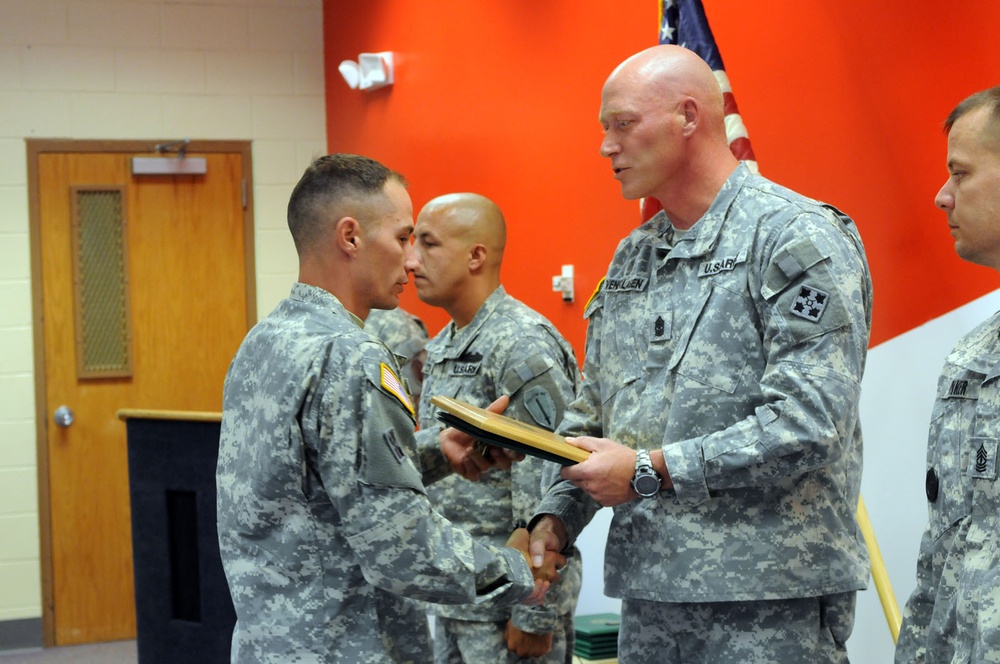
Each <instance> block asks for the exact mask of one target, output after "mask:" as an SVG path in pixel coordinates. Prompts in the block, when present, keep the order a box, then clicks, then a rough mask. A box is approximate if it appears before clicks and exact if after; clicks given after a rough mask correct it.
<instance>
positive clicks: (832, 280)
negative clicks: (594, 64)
mask: <svg viewBox="0 0 1000 664" xmlns="http://www.w3.org/2000/svg"><path fill="white" fill-rule="evenodd" d="M600 122H601V126H602V127H603V128H604V138H603V140H602V142H601V145H600V154H601V156H602V157H605V158H606V159H608V160H609V161H610V164H609V166H610V167H611V169H610V170H611V173H612V174H613V176H614V178H615V180H617V181H618V183H619V184H620V185H621V191H622V195H623V196H624V197H625V198H626V199H629V200H635V199H639V198H643V197H646V196H651V197H653V198H655V199H656V200H657V201H659V202H660V204H661V205H662V206H663V210H662V211H661V212H660V213H658V214H657V215H656V216H654V217H653V218H652V219H650V220H649V221H647V222H646V223H644V224H642V225H641V226H639V227H638V228H636V229H635V230H633V231H632V232H631V233H630V234H629V235H628V236H627V237H625V238H624V239H623V240H622V241H621V242H620V243H619V245H618V248H617V250H616V251H615V254H614V256H613V258H612V260H611V264H610V265H609V267H608V271H607V276H606V278H605V280H604V282H603V284H602V285H601V286H600V288H599V290H598V292H597V293H596V294H595V295H594V297H593V298H592V299H591V301H590V303H589V304H588V305H587V307H586V309H585V313H584V315H585V317H586V318H587V321H588V327H587V345H586V349H587V354H586V359H585V362H584V369H583V373H584V377H585V378H584V382H583V385H582V386H581V389H580V396H579V397H578V398H577V400H576V401H575V402H574V403H572V404H571V405H570V406H569V408H568V409H567V411H566V415H565V417H564V418H563V420H562V424H561V425H560V426H559V428H558V432H559V433H561V434H564V435H567V436H576V437H577V438H575V439H574V440H575V443H576V444H577V445H579V446H580V447H583V448H584V449H587V450H591V451H592V454H591V455H590V457H589V458H588V459H587V460H586V461H584V462H583V463H580V464H577V465H575V466H569V467H566V468H563V469H561V475H557V476H556V477H554V480H555V482H554V484H553V486H551V488H549V489H548V492H547V493H546V496H545V498H544V500H543V502H542V505H541V507H540V509H539V516H538V518H537V520H536V522H535V523H532V524H531V526H532V552H533V553H541V552H542V551H544V550H549V551H559V550H561V549H563V547H565V546H566V545H567V544H569V543H572V542H573V541H574V540H575V539H576V537H577V536H578V535H579V534H580V531H581V530H582V529H583V527H584V525H586V523H587V522H588V521H589V520H590V519H591V517H592V516H593V515H594V513H595V511H596V510H597V509H598V507H600V506H601V505H607V506H613V507H614V511H615V514H614V519H613V520H612V523H611V527H610V530H609V534H608V544H607V550H606V553H605V574H604V578H605V593H606V594H607V595H610V596H612V597H620V598H622V609H621V610H622V626H621V630H620V632H619V646H618V647H619V658H620V661H622V662H627V663H629V664H632V663H636V662H649V663H656V664H665V663H673V662H678V663H680V662H684V663H686V662H713V663H725V662H740V663H741V664H743V663H746V662H811V663H818V662H843V661H847V652H846V642H847V638H848V637H849V636H850V634H851V630H852V627H853V624H854V606H855V595H856V591H857V590H859V589H861V588H864V587H865V585H866V583H867V578H868V566H867V559H866V552H865V546H864V542H863V540H862V537H861V535H860V533H859V531H858V527H857V524H856V523H855V519H854V514H855V511H856V509H857V505H858V493H859V487H860V481H861V461H862V449H861V429H860V425H859V422H858V399H859V395H860V391H861V376H862V372H863V369H864V365H865V357H866V351H867V347H868V335H869V329H870V320H871V279H870V276H869V271H868V265H867V262H866V259H865V254H864V250H863V247H862V243H861V239H860V237H859V235H858V232H857V229H856V228H855V226H854V223H853V222H852V221H851V220H850V219H849V218H848V217H847V216H845V215H844V214H842V213H841V212H839V211H838V210H836V209H835V208H833V207H831V206H829V205H825V204H823V203H820V202H818V201H814V200H811V199H809V198H806V197H805V196H802V195H800V194H797V193H795V192H793V191H790V190H788V189H786V188H784V187H781V186H779V185H777V184H775V183H773V182H770V181H768V180H766V179H765V178H763V177H761V176H759V175H756V174H755V173H753V172H752V171H751V170H750V169H749V168H748V167H747V166H746V165H745V164H742V163H740V162H738V161H737V160H736V158H735V157H734V156H733V154H732V152H731V151H730V149H729V145H728V141H727V139H726V130H725V122H724V110H723V99H722V92H721V90H720V88H719V85H718V83H717V82H716V79H715V77H714V75H713V73H712V71H711V69H710V68H709V67H708V65H707V64H705V62H704V61H703V60H702V59H701V58H700V57H698V56H697V55H696V54H695V53H693V52H691V51H689V50H687V49H684V48H681V47H678V46H658V47H654V48H651V49H648V50H645V51H642V52H641V53H638V54H636V55H634V56H632V57H630V58H628V59H627V60H625V62H623V63H622V64H621V65H619V66H618V67H617V68H616V69H615V70H614V71H613V72H612V73H611V75H610V76H609V77H608V79H607V81H606V83H605V84H604V89H603V92H602V95H601V107H600Z"/></svg>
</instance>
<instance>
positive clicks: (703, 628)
mask: <svg viewBox="0 0 1000 664" xmlns="http://www.w3.org/2000/svg"><path fill="white" fill-rule="evenodd" d="M856 595H857V593H855V592H853V591H852V592H848V593H840V594H836V595H826V596H823V597H800V598H794V599H777V600H765V601H757V602H713V603H699V604H665V603H662V602H649V601H645V600H638V599H633V600H623V602H622V624H621V631H622V632H627V633H628V634H629V635H630V636H629V638H627V639H622V640H621V641H620V645H619V647H618V661H620V662H623V663H627V664H664V663H665V662H681V663H683V664H688V663H689V662H706V663H711V664H793V663H794V664H847V661H848V659H847V648H846V646H845V643H846V641H847V637H849V636H850V634H851V630H852V628H853V626H854V605H855V600H856Z"/></svg>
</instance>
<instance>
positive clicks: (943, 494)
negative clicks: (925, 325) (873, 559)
mask: <svg viewBox="0 0 1000 664" xmlns="http://www.w3.org/2000/svg"><path fill="white" fill-rule="evenodd" d="M945 129H946V131H947V132H948V172H949V177H948V180H947V181H946V182H945V184H944V186H943V187H942V188H941V191H939V192H938V194H937V197H936V198H935V203H936V204H937V206H938V207H940V208H941V209H943V210H944V211H945V212H946V213H947V215H948V226H949V227H950V228H951V234H952V237H954V238H955V250H956V251H957V253H958V255H959V256H960V257H961V258H963V259H964V260H967V261H969V262H972V263H976V264H979V265H985V266H987V267H991V268H993V269H994V270H1000V86H998V87H994V88H990V89H988V90H984V91H982V92H979V93H977V94H975V95H972V96H971V97H969V98H968V99H966V100H965V101H963V102H962V103H961V104H959V105H958V106H957V107H956V108H955V109H954V110H953V111H952V112H951V114H950V115H949V116H948V119H947V120H946V121H945ZM998 339H1000V314H994V315H993V316H992V317H990V318H989V319H987V320H986V321H984V322H983V323H981V324H980V325H979V326H978V327H977V328H976V329H974V330H973V331H972V332H970V333H969V334H968V335H966V336H965V337H964V338H963V339H962V340H961V341H959V342H958V344H957V345H956V346H955V348H954V350H952V352H951V354H950V355H949V356H948V358H947V360H946V361H945V365H944V370H943V371H942V373H941V378H940V379H939V380H938V388H937V399H936V400H935V402H934V411H933V413H932V415H931V425H930V433H929V436H928V442H927V476H926V490H927V500H928V503H927V508H928V513H929V514H928V516H929V519H928V523H927V529H926V530H925V531H924V536H923V540H922V541H921V544H920V553H919V555H918V557H917V587H916V589H915V590H914V591H913V594H912V595H911V596H910V599H909V601H908V602H907V603H906V608H905V610H904V612H903V624H902V627H901V629H900V632H899V641H898V643H897V646H896V662H898V663H900V664H902V663H904V662H905V663H907V664H909V663H910V662H921V663H923V662H927V663H931V662H933V663H935V664H937V663H944V664H947V663H948V662H1000V552H998V548H997V547H998V545H1000V542H998V540H1000V487H998V486H997V485H998V482H997V476H998V461H997V455H998V452H1000V450H998V441H1000V342H998Z"/></svg>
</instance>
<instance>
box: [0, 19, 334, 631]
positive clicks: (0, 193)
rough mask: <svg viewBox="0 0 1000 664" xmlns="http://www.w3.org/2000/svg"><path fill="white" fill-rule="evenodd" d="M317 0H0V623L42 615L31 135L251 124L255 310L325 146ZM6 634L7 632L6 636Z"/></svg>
mask: <svg viewBox="0 0 1000 664" xmlns="http://www.w3.org/2000/svg"><path fill="white" fill-rule="evenodd" d="M322 13H323V7H322V1H321V0H170V1H166V0H0V623H3V622H4V621H14V622H18V621H24V620H25V619H28V620H31V619H35V618H39V617H40V616H41V615H42V606H41V572H40V565H39V532H38V493H37V491H38V490H37V479H36V475H37V461H36V441H35V431H36V427H35V403H34V381H35V376H34V374H33V371H34V370H33V361H32V358H33V352H34V351H33V337H32V311H31V273H30V258H29V239H28V238H29V232H28V190H27V170H26V147H25V139H26V138H72V139H152V140H158V139H172V138H177V139H180V138H185V137H187V138H192V139H216V140H251V141H252V150H253V164H254V169H253V177H254V192H253V193H254V203H255V222H254V224H255V236H256V261H257V312H258V315H259V316H264V315H265V314H267V312H268V311H270V310H271V308H273V306H274V305H275V304H276V303H277V302H278V300H280V299H281V298H282V297H283V296H284V295H286V294H287V292H288V289H289V287H290V286H291V284H292V282H293V281H294V280H295V274H296V270H297V262H296V259H295V251H294V248H293V247H292V244H291V240H290V238H289V237H288V231H287V229H286V227H285V211H284V208H285V204H286V203H287V200H288V195H289V193H290V191H291V188H292V186H293V185H294V183H295V182H296V181H297V180H298V178H299V176H300V175H301V174H302V171H303V169H304V168H305V167H306V166H307V165H308V164H309V162H310V161H311V160H312V159H313V158H314V157H315V156H317V155H319V154H323V153H324V152H325V151H326V124H325V115H324V113H325V110H324V90H323V27H322ZM0 645H2V644H0Z"/></svg>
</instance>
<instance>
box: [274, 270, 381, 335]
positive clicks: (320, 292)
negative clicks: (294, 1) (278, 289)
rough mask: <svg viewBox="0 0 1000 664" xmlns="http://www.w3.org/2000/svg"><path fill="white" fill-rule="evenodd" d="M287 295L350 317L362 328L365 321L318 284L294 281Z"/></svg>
mask: <svg viewBox="0 0 1000 664" xmlns="http://www.w3.org/2000/svg"><path fill="white" fill-rule="evenodd" d="M289 297H290V298H291V299H293V300H298V301H300V302H305V303H306V304H312V305H315V306H317V307H323V308H324V309H329V310H331V311H333V312H334V313H337V314H342V315H344V316H347V317H348V318H350V319H351V322H353V323H354V324H355V325H357V326H358V327H360V328H361V329H364V327H365V323H364V321H363V320H361V319H360V318H358V317H357V316H355V315H354V314H352V313H351V312H350V311H348V310H347V309H346V308H345V307H344V305H343V304H342V303H341V301H340V300H338V299H337V296H336V295H334V294H333V293H331V292H330V291H328V290H324V289H322V288H320V287H319V286H312V285H310V284H304V283H302V282H301V281H297V282H295V284H294V285H293V286H292V293H291V295H289Z"/></svg>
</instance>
